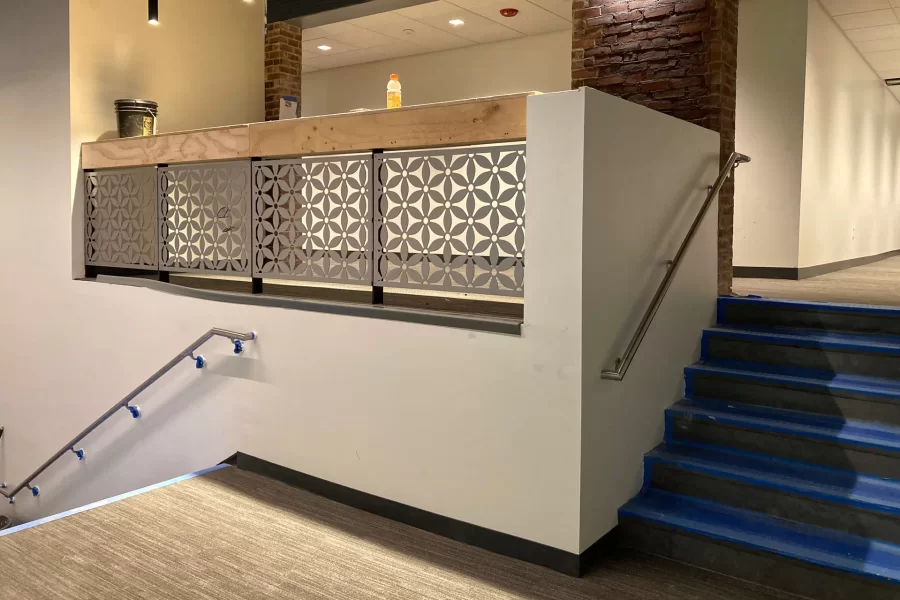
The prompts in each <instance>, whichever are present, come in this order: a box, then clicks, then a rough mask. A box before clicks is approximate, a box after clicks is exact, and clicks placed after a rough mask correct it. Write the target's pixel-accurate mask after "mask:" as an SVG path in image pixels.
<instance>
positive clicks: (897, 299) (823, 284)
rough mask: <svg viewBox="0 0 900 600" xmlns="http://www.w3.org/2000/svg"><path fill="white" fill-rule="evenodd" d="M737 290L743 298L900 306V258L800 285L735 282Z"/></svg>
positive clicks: (770, 281) (771, 281) (782, 281)
mask: <svg viewBox="0 0 900 600" xmlns="http://www.w3.org/2000/svg"><path fill="white" fill-rule="evenodd" d="M733 290H734V293H735V294H739V295H742V296H746V295H748V294H756V295H760V296H767V297H769V298H789V299H792V300H814V301H817V302H849V303H851V304H878V305H885V306H900V256H893V257H891V258H886V259H884V260H880V261H878V262H874V263H871V264H868V265H863V266H861V267H853V268H851V269H844V270H843V271H836V272H834V273H828V274H827V275H819V276H818V277H810V278H809V279H803V280H800V281H791V280H788V279H744V278H735V280H734V285H733Z"/></svg>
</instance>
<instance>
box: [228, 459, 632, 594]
mask: <svg viewBox="0 0 900 600" xmlns="http://www.w3.org/2000/svg"><path fill="white" fill-rule="evenodd" d="M237 466H238V468H239V469H244V470H246V471H251V472H253V473H258V474H260V475H265V476H266V477H271V478H272V479H276V480H278V481H281V482H283V483H286V484H288V485H291V486H294V487H298V488H301V489H304V490H306V491H308V492H312V493H313V494H316V495H319V496H323V497H325V498H328V499H329V500H333V501H335V502H340V503H341V504H345V505H347V506H352V507H353V508H358V509H360V510H364V511H366V512H369V513H372V514H374V515H378V516H380V517H384V518H387V519H391V520H392V521H397V522H399V523H403V524H405V525H410V526H412V527H416V528H418V529H423V530H425V531H428V532H430V533H434V534H437V535H440V536H443V537H446V538H450V539H451V540H456V541H458V542H463V543H464V544H469V545H471V546H477V547H478V548H483V549H485V550H489V551H490V552H495V553H497V554H502V555H503V556H508V557H510V558H516V559H519V560H523V561H525V562H528V563H532V564H535V565H540V566H542V567H547V568H548V569H553V570H554V571H558V572H560V573H564V574H566V575H571V576H573V577H580V576H581V575H582V574H583V573H584V572H585V571H586V570H587V569H588V568H590V566H591V565H592V564H593V563H594V562H595V561H596V560H597V559H598V558H599V557H600V556H602V555H603V553H604V552H605V551H606V550H607V549H608V548H610V547H611V545H613V544H615V543H616V540H617V537H616V536H615V535H614V534H613V533H614V532H615V530H613V532H611V533H610V534H608V535H606V536H604V537H603V538H601V539H600V540H598V541H597V542H596V543H595V544H594V545H593V546H591V547H590V548H588V549H587V550H585V551H584V552H583V553H582V554H580V555H579V554H574V553H571V552H566V551H565V550H560V549H558V548H552V547H550V546H545V545H544V544H539V543H538V542H532V541H531V540H526V539H524V538H520V537H516V536H513V535H509V534H506V533H501V532H499V531H494V530H492V529H487V528H485V527H480V526H478V525H472V524H471V523H465V522H463V521H458V520H456V519H451V518H450V517H445V516H442V515H438V514H435V513H432V512H428V511H426V510H422V509H419V508H415V507H413V506H408V505H406V504H401V503H399V502H395V501H393V500H388V499H386V498H381V497H379V496H374V495H372V494H367V493H366V492H361V491H359V490H354V489H353V488H349V487H346V486H343V485H340V484H337V483H332V482H330V481H325V480H324V479H319V478H318V477H313V476H312V475H307V474H306V473H301V472H299V471H294V470H292V469H288V468H287V467H282V466H280V465H276V464H274V463H271V462H268V461H266V460H262V459H261V458H256V457H255V456H250V455H249V454H244V453H243V452H238V454H237Z"/></svg>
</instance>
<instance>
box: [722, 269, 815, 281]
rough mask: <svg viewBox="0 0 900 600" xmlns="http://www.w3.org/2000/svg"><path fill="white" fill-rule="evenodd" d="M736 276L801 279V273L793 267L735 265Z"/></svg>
mask: <svg viewBox="0 0 900 600" xmlns="http://www.w3.org/2000/svg"><path fill="white" fill-rule="evenodd" d="M734 276H735V277H736V278H747V279H799V278H800V274H799V273H798V272H797V269H796V268H793V267H734Z"/></svg>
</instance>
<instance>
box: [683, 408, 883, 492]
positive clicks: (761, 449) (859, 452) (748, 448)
mask: <svg viewBox="0 0 900 600" xmlns="http://www.w3.org/2000/svg"><path fill="white" fill-rule="evenodd" d="M669 421H670V431H669V435H670V436H671V438H672V439H674V440H675V441H688V442H699V443H704V444H713V445H716V446H720V447H723V448H731V449H735V450H742V451H745V452H755V453H757V454H765V455H769V456H775V457H780V458H786V459H790V460H795V461H799V462H805V463H809V464H815V465H823V466H826V467H832V468H836V469H842V470H844V471H853V472H856V473H866V474H869V475H875V476H876V477H883V478H888V479H900V454H898V453H882V452H879V451H877V450H875V449H869V448H861V447H858V446H851V445H847V444H841V443H836V442H833V441H830V440H820V439H813V438H807V437H800V436H792V435H786V434H782V433H779V432H773V431H764V430H756V429H743V428H740V427H733V426H728V425H723V424H722V423H717V422H711V421H707V420H705V419H692V418H687V417H684V416H676V417H675V418H674V419H671V418H670V419H669Z"/></svg>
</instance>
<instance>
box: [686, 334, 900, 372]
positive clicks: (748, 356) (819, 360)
mask: <svg viewBox="0 0 900 600" xmlns="http://www.w3.org/2000/svg"><path fill="white" fill-rule="evenodd" d="M704 348H705V354H704V358H706V359H710V358H711V359H720V360H734V361H741V362H749V363H757V364H765V365H778V366H781V367H793V368H797V369H810V370H814V371H824V372H830V373H846V374H852V375H866V376H870V377H890V378H895V379H896V378H900V355H892V354H883V353H874V352H864V351H850V350H843V349H825V348H815V347H801V346H784V345H780V344H772V343H766V342H760V341H752V340H744V339H735V338H725V337H719V336H712V337H709V338H708V339H707V340H706V343H705V344H704Z"/></svg>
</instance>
